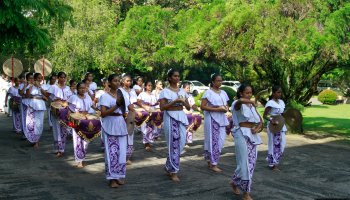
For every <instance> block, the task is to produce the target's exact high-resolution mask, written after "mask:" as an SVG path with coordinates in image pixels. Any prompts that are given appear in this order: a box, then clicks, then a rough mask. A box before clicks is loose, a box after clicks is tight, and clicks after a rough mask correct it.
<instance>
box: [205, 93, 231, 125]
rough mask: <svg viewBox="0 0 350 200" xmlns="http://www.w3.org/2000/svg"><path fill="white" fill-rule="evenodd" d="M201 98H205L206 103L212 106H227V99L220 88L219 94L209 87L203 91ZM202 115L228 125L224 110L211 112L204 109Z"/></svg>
mask: <svg viewBox="0 0 350 200" xmlns="http://www.w3.org/2000/svg"><path fill="white" fill-rule="evenodd" d="M202 99H207V100H208V104H207V105H208V106H213V107H219V106H227V101H228V100H229V98H228V96H227V94H226V92H225V91H224V90H220V94H218V93H216V92H214V91H213V90H211V89H209V90H206V91H205V92H204V94H203V97H202ZM204 117H211V118H213V120H215V121H216V122H217V123H218V124H219V125H220V126H228V125H229V124H230V123H229V121H228V120H227V117H226V115H225V113H224V112H211V111H206V110H205V111H204Z"/></svg>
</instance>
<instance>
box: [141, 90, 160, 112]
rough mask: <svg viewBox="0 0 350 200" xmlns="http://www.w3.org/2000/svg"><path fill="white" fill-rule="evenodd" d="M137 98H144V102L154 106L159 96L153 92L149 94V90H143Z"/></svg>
mask: <svg viewBox="0 0 350 200" xmlns="http://www.w3.org/2000/svg"><path fill="white" fill-rule="evenodd" d="M137 99H140V100H142V102H143V103H146V104H149V106H151V107H152V108H154V104H156V103H157V98H156V96H154V95H153V94H152V93H151V94H148V93H147V92H141V93H140V94H139V96H138V97H137Z"/></svg>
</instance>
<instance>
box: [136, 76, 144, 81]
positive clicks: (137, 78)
mask: <svg viewBox="0 0 350 200" xmlns="http://www.w3.org/2000/svg"><path fill="white" fill-rule="evenodd" d="M140 78H141V79H142V80H143V78H142V77H141V76H137V77H136V78H135V80H136V81H138V80H139V79H140Z"/></svg>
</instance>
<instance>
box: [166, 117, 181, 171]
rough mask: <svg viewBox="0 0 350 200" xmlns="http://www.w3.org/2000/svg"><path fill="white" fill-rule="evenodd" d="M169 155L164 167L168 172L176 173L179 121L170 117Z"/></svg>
mask: <svg viewBox="0 0 350 200" xmlns="http://www.w3.org/2000/svg"><path fill="white" fill-rule="evenodd" d="M170 126H171V127H170V131H171V132H170V135H169V140H170V141H169V147H168V148H169V155H168V157H167V159H166V163H165V168H166V170H167V171H168V172H169V173H176V172H177V171H178V170H179V169H180V154H181V149H180V142H181V141H180V122H178V121H176V120H175V119H173V118H171V117H170Z"/></svg>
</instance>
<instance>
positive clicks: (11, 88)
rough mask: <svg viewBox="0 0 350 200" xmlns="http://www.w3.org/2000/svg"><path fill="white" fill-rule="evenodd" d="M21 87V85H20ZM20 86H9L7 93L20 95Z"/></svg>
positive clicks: (15, 95)
mask: <svg viewBox="0 0 350 200" xmlns="http://www.w3.org/2000/svg"><path fill="white" fill-rule="evenodd" d="M18 88H19V87H18ZM18 88H16V87H15V86H11V87H10V88H9V90H8V91H7V93H8V94H9V95H10V96H11V97H20V95H19V93H18Z"/></svg>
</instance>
